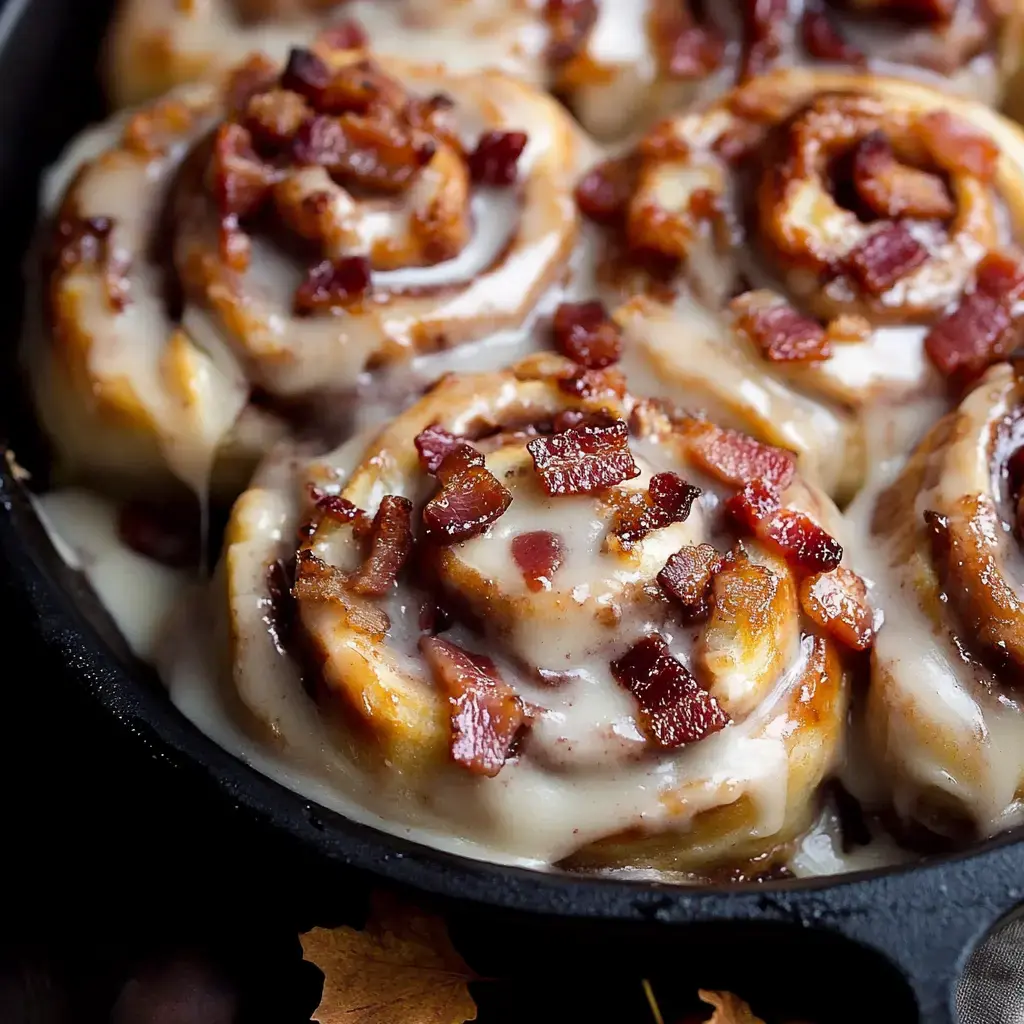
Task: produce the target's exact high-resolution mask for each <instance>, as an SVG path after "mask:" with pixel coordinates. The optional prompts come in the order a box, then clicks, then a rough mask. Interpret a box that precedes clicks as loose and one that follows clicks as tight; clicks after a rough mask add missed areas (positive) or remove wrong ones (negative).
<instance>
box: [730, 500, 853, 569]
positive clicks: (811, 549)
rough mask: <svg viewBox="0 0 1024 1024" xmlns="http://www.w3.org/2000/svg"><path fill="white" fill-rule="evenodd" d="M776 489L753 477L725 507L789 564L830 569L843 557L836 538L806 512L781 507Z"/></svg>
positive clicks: (744, 527) (794, 566)
mask: <svg viewBox="0 0 1024 1024" xmlns="http://www.w3.org/2000/svg"><path fill="white" fill-rule="evenodd" d="M780 504H781V503H780V500H779V495H778V492H777V491H776V490H775V489H774V488H772V487H771V485H769V484H767V483H766V482H765V481H764V480H753V481H751V482H750V483H748V484H746V485H745V486H744V488H743V490H742V491H740V493H739V494H735V495H733V496H732V497H731V498H730V499H729V500H728V501H727V502H726V503H725V507H726V511H727V512H728V513H729V514H730V515H731V516H732V518H733V520H734V521H735V522H736V523H737V525H738V526H740V527H741V528H742V529H744V530H746V531H748V532H750V533H752V534H753V535H754V536H755V537H757V539H758V540H760V541H761V542H762V543H764V544H767V545H768V546H770V547H773V548H775V549H776V550H777V551H778V552H779V553H780V554H781V555H782V556H783V557H784V558H785V559H786V561H787V562H788V563H789V565H790V567H791V568H793V569H795V570H797V571H799V572H804V573H813V572H830V571H831V570H833V569H835V568H837V567H838V565H839V563H840V561H841V560H842V557H843V549H842V547H841V546H840V544H839V542H838V541H837V540H836V539H835V538H834V537H832V536H830V535H829V534H828V533H826V532H825V531H824V530H823V529H822V528H821V527H820V526H819V525H818V524H817V523H816V522H815V521H814V520H813V519H811V517H810V516H808V515H806V514H805V513H803V512H798V511H796V510H795V509H788V508H781V507H780Z"/></svg>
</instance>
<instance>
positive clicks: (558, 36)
mask: <svg viewBox="0 0 1024 1024" xmlns="http://www.w3.org/2000/svg"><path fill="white" fill-rule="evenodd" d="M544 19H545V21H546V22H547V24H548V45H547V58H548V60H549V61H550V62H551V63H552V64H565V63H567V62H568V61H570V60H572V58H573V57H575V56H576V54H577V53H579V52H580V50H582V49H583V45H584V43H585V42H586V39H587V36H588V35H589V34H590V30H591V29H592V28H593V27H594V23H595V22H596V21H597V0H547V2H546V3H545V4H544Z"/></svg>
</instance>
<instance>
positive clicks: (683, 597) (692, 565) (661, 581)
mask: <svg viewBox="0 0 1024 1024" xmlns="http://www.w3.org/2000/svg"><path fill="white" fill-rule="evenodd" d="M728 564H729V556H728V555H723V554H721V552H719V551H718V550H717V549H716V548H714V547H712V546H711V545H710V544H696V545H694V544H688V545H687V546H686V547H684V548H681V549H680V550H679V551H677V552H676V553H675V554H674V555H669V559H668V561H667V562H666V563H665V566H664V568H663V569H662V570H661V572H659V573H658V576H657V579H658V585H659V586H660V587H661V589H662V591H663V592H664V593H665V595H666V596H667V597H669V598H670V599H671V600H673V601H675V602H676V603H677V604H678V605H679V606H680V607H681V608H682V609H683V612H684V614H685V615H686V617H687V618H688V619H692V620H696V619H701V618H703V617H704V616H705V615H707V613H708V606H709V599H710V596H711V583H712V581H713V580H714V578H715V575H716V574H717V573H719V572H721V571H722V569H724V568H725V566H726V565H728Z"/></svg>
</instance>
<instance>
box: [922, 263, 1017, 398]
mask: <svg viewBox="0 0 1024 1024" xmlns="http://www.w3.org/2000/svg"><path fill="white" fill-rule="evenodd" d="M1022 293H1024V267H1022V266H1021V265H1020V264H1018V263H1017V262H1016V261H1014V260H1012V259H1010V258H1008V257H1006V256H1003V255H1001V254H1000V253H989V255H988V256H986V257H985V258H984V259H983V260H982V261H981V263H980V264H979V265H978V272H977V276H976V282H975V288H974V291H973V292H970V293H969V294H967V295H965V296H964V297H963V298H962V299H961V300H960V303H959V305H957V306H956V308H955V309H953V310H951V311H950V312H949V313H947V314H946V315H945V316H944V317H942V319H941V320H939V321H938V323H936V324H935V326H934V327H933V328H932V329H931V331H929V332H928V336H927V337H926V338H925V342H924V347H925V351H926V352H927V353H928V358H929V359H931V361H932V363H933V364H934V365H935V367H936V369H938V371H939V372H940V373H941V374H943V375H944V376H946V377H949V378H951V379H952V380H953V381H954V383H960V384H962V383H966V382H968V381H970V380H971V379H973V378H974V377H976V376H977V375H978V374H980V373H982V371H984V370H985V368H986V367H987V366H989V365H990V364H992V363H993V362H995V361H997V360H998V359H1001V358H1002V357H1003V356H1005V355H1006V354H1007V353H1008V352H1009V351H1010V350H1011V349H1012V348H1013V344H1014V341H1015V337H1016V333H1017V332H1016V331H1015V330H1014V329H1013V328H1014V326H1015V320H1016V315H1015V310H1014V305H1015V303H1016V302H1017V301H1018V299H1019V298H1020V297H1021V295H1022Z"/></svg>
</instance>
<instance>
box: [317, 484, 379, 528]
mask: <svg viewBox="0 0 1024 1024" xmlns="http://www.w3.org/2000/svg"><path fill="white" fill-rule="evenodd" d="M310 491H311V497H312V498H313V503H314V506H315V508H316V511H317V513H318V514H319V515H320V516H325V517H327V518H330V519H334V520H335V521H336V522H339V523H353V522H354V523H359V522H361V521H362V520H363V519H365V518H366V513H365V512H364V511H363V510H362V509H361V508H359V506H358V505H354V504H353V503H352V502H351V501H349V500H348V498H343V497H342V496H341V495H340V494H322V493H321V492H320V491H319V490H317V489H316V488H310Z"/></svg>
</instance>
